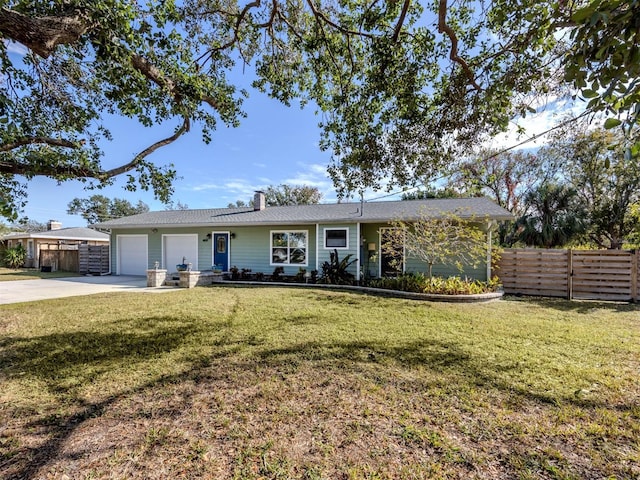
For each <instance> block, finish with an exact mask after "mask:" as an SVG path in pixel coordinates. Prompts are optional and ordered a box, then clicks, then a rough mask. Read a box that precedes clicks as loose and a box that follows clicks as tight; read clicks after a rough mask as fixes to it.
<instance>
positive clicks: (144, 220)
mask: <svg viewBox="0 0 640 480" xmlns="http://www.w3.org/2000/svg"><path fill="white" fill-rule="evenodd" d="M447 213H455V214H456V215H457V216H459V217H460V218H465V219H469V218H474V217H475V218H485V217H488V218H489V219H492V220H498V221H500V220H511V219H513V215H512V214H511V213H509V211H507V210H505V209H504V208H502V207H500V206H498V205H496V204H495V203H494V202H492V201H491V200H489V199H488V198H484V197H474V198H446V199H429V200H408V201H393V202H364V203H336V204H317V205H294V206H286V207H267V208H266V209H264V210H257V211H256V210H254V209H253V208H251V207H250V208H211V209H202V210H168V211H159V212H146V213H140V214H138V215H132V216H130V217H122V218H118V219H115V220H109V221H108V222H103V223H99V224H96V225H94V226H93V227H94V228H136V227H148V226H152V225H153V226H168V227H192V226H193V227H196V226H227V225H229V226H230V225H276V224H312V223H353V222H366V223H373V222H388V221H390V220H395V219H403V220H413V219H417V218H419V217H420V216H422V215H426V216H429V217H440V216H443V215H446V214H447Z"/></svg>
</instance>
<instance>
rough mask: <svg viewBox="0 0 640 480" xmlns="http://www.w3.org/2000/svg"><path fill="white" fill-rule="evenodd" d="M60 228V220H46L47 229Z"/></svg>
mask: <svg viewBox="0 0 640 480" xmlns="http://www.w3.org/2000/svg"><path fill="white" fill-rule="evenodd" d="M61 228H62V222H59V221H58V220H49V221H48V222H47V230H60V229H61Z"/></svg>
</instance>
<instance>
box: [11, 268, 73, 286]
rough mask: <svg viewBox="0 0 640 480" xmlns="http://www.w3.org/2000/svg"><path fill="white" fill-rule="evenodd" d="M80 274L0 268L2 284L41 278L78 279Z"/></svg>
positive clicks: (34, 269)
mask: <svg viewBox="0 0 640 480" xmlns="http://www.w3.org/2000/svg"><path fill="white" fill-rule="evenodd" d="M79 275H80V274H79V273H73V272H63V271H62V270H58V271H57V272H41V271H40V270H38V269H36V268H15V269H14V268H5V267H0V282H10V281H13V280H37V279H39V278H61V277H77V276H79Z"/></svg>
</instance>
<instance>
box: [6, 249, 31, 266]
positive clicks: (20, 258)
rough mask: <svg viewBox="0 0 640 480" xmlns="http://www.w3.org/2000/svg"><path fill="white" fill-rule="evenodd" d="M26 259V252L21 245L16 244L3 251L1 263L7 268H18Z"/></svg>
mask: <svg viewBox="0 0 640 480" xmlns="http://www.w3.org/2000/svg"><path fill="white" fill-rule="evenodd" d="M26 259H27V251H26V250H25V249H24V247H23V246H22V244H20V243H19V244H18V245H16V246H15V247H13V248H7V249H6V250H5V251H4V255H3V261H4V264H5V266H6V267H8V268H20V267H21V266H22V265H24V261H25V260H26Z"/></svg>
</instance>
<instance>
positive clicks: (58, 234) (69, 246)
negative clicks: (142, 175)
mask: <svg viewBox="0 0 640 480" xmlns="http://www.w3.org/2000/svg"><path fill="white" fill-rule="evenodd" d="M109 239H110V237H109V234H107V233H103V232H98V231H96V230H95V229H92V228H86V227H69V228H62V224H61V223H60V222H58V221H56V220H50V221H49V222H47V230H45V231H44V232H12V233H8V234H6V235H3V236H1V237H0V240H2V241H3V243H4V246H5V247H6V248H12V247H16V246H17V245H22V246H23V247H24V249H25V250H26V252H27V259H26V261H25V267H27V268H32V267H36V268H39V267H40V266H41V265H40V263H41V262H40V253H41V252H42V251H43V250H73V249H77V248H78V245H106V246H108V245H109Z"/></svg>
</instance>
